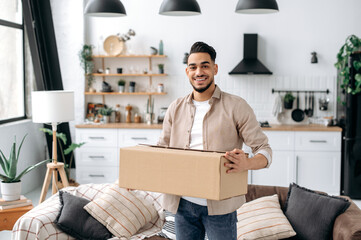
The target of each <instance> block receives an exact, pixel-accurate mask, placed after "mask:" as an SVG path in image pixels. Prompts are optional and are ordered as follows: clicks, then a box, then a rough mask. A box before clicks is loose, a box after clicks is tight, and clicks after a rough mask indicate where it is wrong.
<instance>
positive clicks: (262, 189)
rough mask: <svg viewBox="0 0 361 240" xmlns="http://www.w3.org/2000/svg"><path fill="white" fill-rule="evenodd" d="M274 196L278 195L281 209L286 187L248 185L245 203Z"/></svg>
mask: <svg viewBox="0 0 361 240" xmlns="http://www.w3.org/2000/svg"><path fill="white" fill-rule="evenodd" d="M274 194H277V195H278V200H279V201H280V205H281V208H282V209H283V208H284V204H285V202H286V199H287V195H288V187H277V186H264V185H253V184H248V191H247V194H246V201H247V202H249V201H252V200H254V199H257V198H260V197H264V196H271V195H274Z"/></svg>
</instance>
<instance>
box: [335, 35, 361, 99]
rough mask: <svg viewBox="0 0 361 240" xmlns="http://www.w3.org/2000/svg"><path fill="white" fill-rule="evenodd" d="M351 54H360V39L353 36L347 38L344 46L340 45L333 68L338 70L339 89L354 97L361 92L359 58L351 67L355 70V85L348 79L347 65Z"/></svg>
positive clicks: (360, 62) (348, 69) (348, 70)
mask: <svg viewBox="0 0 361 240" xmlns="http://www.w3.org/2000/svg"><path fill="white" fill-rule="evenodd" d="M352 54H359V55H360V54H361V39H360V38H358V37H357V36H355V35H351V36H348V37H347V38H346V41H345V44H343V45H342V47H341V48H340V50H339V52H338V54H337V62H336V63H335V67H336V68H337V69H338V70H339V74H338V75H339V79H338V81H341V84H340V87H341V88H343V89H344V90H345V93H348V94H352V95H355V94H357V93H360V92H361V74H360V73H359V70H360V69H361V58H358V59H357V58H356V59H355V60H354V61H353V67H354V68H355V70H356V72H358V73H356V74H355V83H354V84H352V83H351V79H350V67H349V65H348V61H349V57H350V56H351V55H352Z"/></svg>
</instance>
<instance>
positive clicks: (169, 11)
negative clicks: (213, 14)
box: [159, 0, 201, 16]
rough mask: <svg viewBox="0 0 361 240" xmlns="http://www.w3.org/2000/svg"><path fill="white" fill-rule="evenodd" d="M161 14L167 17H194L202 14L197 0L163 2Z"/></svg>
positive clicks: (166, 0) (169, 0)
mask: <svg viewBox="0 0 361 240" xmlns="http://www.w3.org/2000/svg"><path fill="white" fill-rule="evenodd" d="M159 14H161V15H167V16H194V15H199V14H201V9H200V7H199V5H198V3H197V1H196V0H163V2H162V5H161V6H160V9H159Z"/></svg>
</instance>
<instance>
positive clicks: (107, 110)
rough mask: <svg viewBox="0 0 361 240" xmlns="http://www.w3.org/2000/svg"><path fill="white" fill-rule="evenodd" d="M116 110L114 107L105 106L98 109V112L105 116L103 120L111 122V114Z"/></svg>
mask: <svg viewBox="0 0 361 240" xmlns="http://www.w3.org/2000/svg"><path fill="white" fill-rule="evenodd" d="M113 111H114V110H113V109H112V108H107V107H103V108H100V109H99V110H98V114H100V115H102V116H103V122H104V123H109V122H110V115H111V114H112V112H113Z"/></svg>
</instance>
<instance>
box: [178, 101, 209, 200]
mask: <svg viewBox="0 0 361 240" xmlns="http://www.w3.org/2000/svg"><path fill="white" fill-rule="evenodd" d="M193 104H194V106H195V107H196V113H195V116H194V122H193V126H192V130H191V142H190V148H191V149H199V150H203V119H204V116H205V115H206V113H207V112H208V111H209V109H210V107H211V106H210V105H209V101H208V100H207V101H203V102H198V101H195V100H193ZM182 198H184V199H186V200H187V201H190V202H192V203H195V204H198V205H202V206H207V199H204V198H195V197H185V196H183V197H182Z"/></svg>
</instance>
